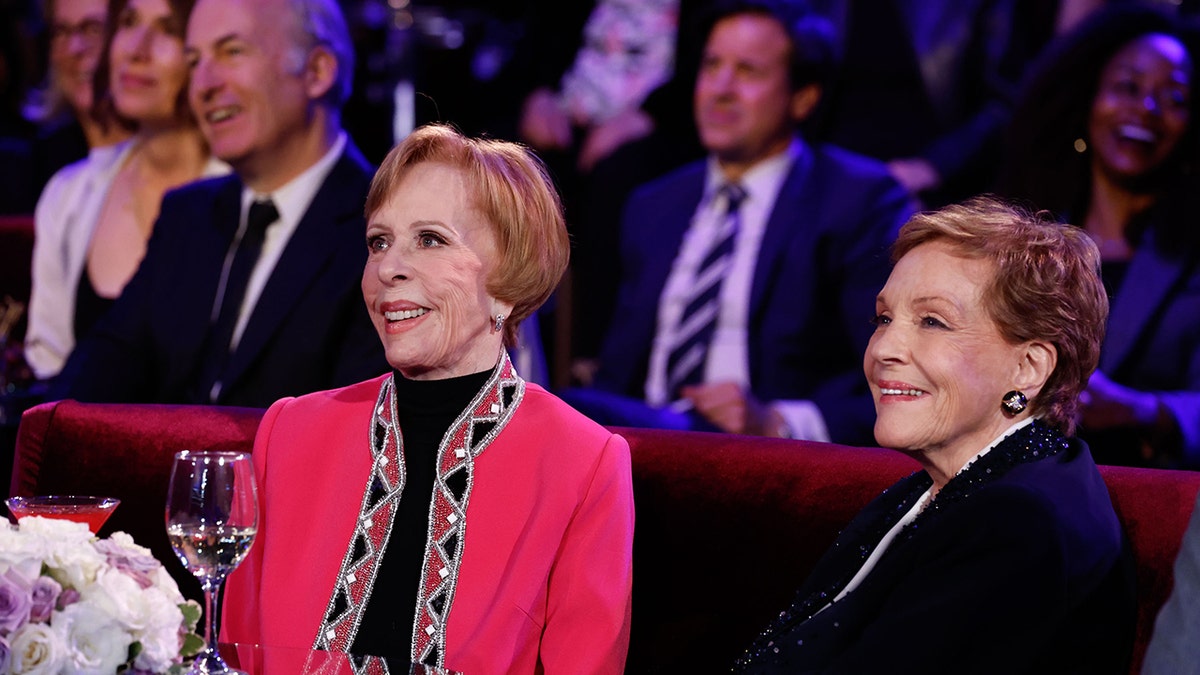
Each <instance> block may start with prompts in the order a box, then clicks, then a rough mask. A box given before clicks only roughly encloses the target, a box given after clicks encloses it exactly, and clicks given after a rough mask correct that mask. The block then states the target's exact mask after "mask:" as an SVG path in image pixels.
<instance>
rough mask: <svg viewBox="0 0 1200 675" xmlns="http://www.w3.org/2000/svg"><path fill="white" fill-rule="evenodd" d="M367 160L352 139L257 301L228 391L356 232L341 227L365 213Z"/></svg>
mask: <svg viewBox="0 0 1200 675" xmlns="http://www.w3.org/2000/svg"><path fill="white" fill-rule="evenodd" d="M365 164H366V162H365V161H364V160H362V159H361V157H360V156H359V154H358V151H357V150H356V149H355V148H354V147H353V146H352V145H350V144H349V143H348V144H347V145H346V149H345V150H344V151H343V152H342V156H341V157H340V158H338V161H337V162H336V163H335V164H334V166H333V168H332V169H331V170H330V172H329V175H328V176H326V178H325V182H323V183H322V184H321V188H320V190H318V192H317V194H316V196H315V197H313V200H312V203H311V204H310V205H309V207H308V210H307V211H305V213H304V216H303V217H302V218H301V219H300V223H299V224H298V225H297V226H296V231H295V232H293V233H292V237H291V239H289V240H288V242H287V245H286V246H285V247H284V250H283V254H282V255H281V256H280V257H279V261H278V262H277V263H276V264H275V269H273V270H272V271H271V276H270V277H269V278H268V279H267V284H266V286H264V287H263V291H262V294H261V295H260V296H259V298H258V302H256V303H255V305H254V309H253V311H252V313H251V314H250V319H249V321H247V323H246V330H245V332H244V333H243V334H242V338H241V340H240V341H239V342H238V348H237V351H235V352H234V354H233V356H232V357H231V359H230V363H229V367H228V369H227V371H226V375H225V387H224V390H225V391H231V390H232V389H233V385H234V384H235V383H236V382H237V381H238V379H239V378H240V377H241V376H242V375H243V374H244V373H245V371H246V369H247V368H248V367H249V366H250V364H252V363H254V362H255V361H256V360H257V358H258V356H259V354H260V353H261V352H262V351H263V349H264V348H265V347H266V346H267V344H268V342H269V341H270V339H271V337H272V336H273V335H274V334H275V332H276V331H277V330H278V329H279V327H280V326H281V325H282V324H283V321H284V319H285V318H286V317H287V316H288V315H289V314H290V313H291V312H292V310H293V309H294V308H295V307H296V305H297V304H299V303H300V301H301V300H302V299H303V298H304V296H305V294H306V293H307V292H308V289H309V287H310V286H311V284H312V282H313V281H314V280H315V279H317V278H318V277H319V276H320V275H321V273H322V272H323V271H324V269H325V268H326V267H327V266H328V265H329V264H330V262H331V261H332V260H333V259H334V258H335V257H336V256H337V254H338V253H339V252H340V251H341V250H343V249H344V247H345V243H344V242H345V237H347V236H352V235H350V234H347V233H346V232H343V231H342V230H343V225H344V224H345V223H346V221H348V220H354V219H355V218H356V216H361V214H362V208H363V200H364V199H365V197H366V188H365V185H364V184H363V182H364V176H363V175H364V172H365V171H366V170H365V169H364V168H363V167H364V166H365ZM368 175H369V174H368ZM356 234H361V233H356ZM363 250H364V251H365V250H366V249H365V244H364V247H363Z"/></svg>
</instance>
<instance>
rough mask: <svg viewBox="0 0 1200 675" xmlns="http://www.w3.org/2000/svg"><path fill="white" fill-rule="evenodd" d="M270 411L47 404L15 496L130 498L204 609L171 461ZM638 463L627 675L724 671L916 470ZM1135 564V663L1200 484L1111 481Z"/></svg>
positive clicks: (659, 458) (731, 447)
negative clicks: (863, 516)
mask: <svg viewBox="0 0 1200 675" xmlns="http://www.w3.org/2000/svg"><path fill="white" fill-rule="evenodd" d="M262 414H263V411H262V410H257V409H244V408H220V407H201V406H161V405H114V404H83V403H76V402H74V401H61V402H54V403H46V404H43V405H40V406H37V407H35V408H33V409H31V410H29V411H27V412H26V413H25V416H24V418H23V420H22V423H21V428H20V432H19V436H18V440H17V455H16V460H15V462H14V467H13V481H12V490H11V492H12V494H18V495H32V494H51V493H56V494H67V493H76V494H82V493H91V494H104V495H108V496H115V497H119V498H120V499H121V500H122V504H121V506H120V507H119V508H118V509H117V511H116V512H115V514H114V515H113V517H112V519H111V520H110V521H109V523H108V524H107V525H106V526H105V529H104V531H103V534H107V533H108V532H111V531H113V530H124V531H126V532H128V533H129V534H131V535H132V536H133V537H134V539H135V540H136V541H138V542H139V543H141V544H143V545H145V546H148V547H150V548H151V550H152V551H153V552H154V554H155V555H156V556H157V557H158V558H159V559H160V560H162V561H164V564H166V565H167V566H168V569H169V570H171V571H172V573H173V574H174V575H175V576H176V578H177V579H179V580H180V582H181V587H182V588H183V589H184V592H185V593H188V594H189V595H191V596H192V597H199V587H198V586H197V585H196V584H195V581H194V580H193V579H192V578H191V577H190V576H189V575H188V574H187V572H186V571H185V570H184V569H183V567H182V566H180V565H179V564H178V562H177V561H176V560H175V557H174V555H173V553H172V552H171V549H170V546H169V545H168V543H167V540H166V534H165V532H164V530H163V515H162V514H163V504H164V502H165V499H166V483H167V476H168V474H169V472H170V467H171V457H172V456H173V454H174V453H175V452H176V451H178V450H182V449H192V450H208V449H227V450H244V451H249V450H250V449H251V447H252V445H253V440H254V432H255V430H256V428H257V426H258V422H259V420H260V418H261V416H262ZM617 431H619V432H620V433H621V434H622V435H623V436H625V438H627V439H628V440H629V445H630V449H631V451H632V458H633V480H634V498H635V500H636V508H637V529H636V532H635V536H634V598H633V602H634V609H633V633H632V637H631V642H630V655H629V663H628V672H630V673H677V672H689V671H690V672H725V671H727V670H728V667H729V665H730V663H731V662H732V660H733V659H734V658H735V657H736V656H737V654H738V653H739V650H740V649H741V648H742V647H744V646H745V645H747V644H749V642H750V640H751V639H752V637H753V636H754V633H755V631H757V630H759V629H760V628H761V627H763V626H764V625H765V624H766V623H767V621H769V619H770V618H771V616H772V615H773V614H774V613H775V612H778V611H780V610H781V609H782V608H783V607H784V606H785V605H786V604H787V603H788V602H790V601H791V598H792V594H793V593H794V591H795V589H796V587H797V586H798V585H799V584H800V582H801V581H802V580H803V579H804V577H805V576H806V575H807V573H808V571H809V570H810V569H811V568H812V566H813V565H814V564H815V563H816V560H817V558H818V557H819V556H820V555H821V554H822V553H823V552H824V551H825V549H826V548H828V546H829V545H830V544H831V543H832V542H833V540H834V538H835V537H836V535H837V533H838V531H839V530H840V529H841V528H842V527H844V526H845V525H846V523H848V522H849V521H850V519H851V518H852V517H853V516H854V514H856V513H857V512H858V511H859V510H860V509H861V508H862V507H863V506H864V505H866V503H867V502H869V501H870V500H871V499H872V498H874V497H875V496H876V495H878V494H879V493H880V492H881V491H882V490H883V489H884V488H886V487H887V486H888V485H891V484H892V483H893V482H895V481H896V480H898V479H899V478H900V477H901V476H904V475H906V474H908V473H911V472H912V471H914V470H916V469H917V465H916V463H915V462H913V461H912V460H910V459H908V458H907V457H905V456H903V455H901V454H899V453H896V452H892V451H888V450H881V449H878V448H849V447H844V446H837V445H831V444H824V443H812V442H805V441H784V440H772V439H762V438H752V437H743V436H731V435H725V434H701V433H687V432H674V431H656V430H648V429H618V430H617ZM1101 472H1102V473H1103V474H1104V478H1105V481H1106V482H1107V484H1108V487H1109V491H1110V494H1111V495H1112V498H1113V504H1114V506H1115V507H1116V510H1117V514H1118V516H1120V518H1121V521H1122V523H1123V524H1124V526H1125V529H1126V532H1127V534H1128V536H1129V539H1130V542H1131V546H1132V549H1133V553H1134V556H1135V558H1136V562H1137V577H1138V612H1139V615H1138V624H1137V631H1138V632H1137V636H1136V640H1137V641H1136V644H1135V663H1134V664H1133V668H1132V669H1131V672H1138V670H1139V669H1140V663H1141V657H1142V653H1143V651H1144V649H1145V645H1146V643H1147V641H1148V640H1149V636H1150V632H1151V630H1152V629H1153V624H1154V617H1155V615H1156V614H1157V612H1158V609H1159V607H1161V605H1162V603H1163V602H1164V601H1165V600H1166V597H1167V595H1168V594H1169V593H1170V589H1171V579H1172V570H1173V564H1174V559H1175V556H1176V554H1177V553H1178V550H1179V544H1180V541H1181V540H1182V537H1183V532H1184V530H1185V529H1186V527H1187V523H1188V519H1189V517H1190V515H1191V511H1192V507H1193V504H1194V502H1195V499H1196V494H1197V491H1198V490H1200V473H1192V472H1177V471H1161V470H1149V469H1130V468H1122V467H1101Z"/></svg>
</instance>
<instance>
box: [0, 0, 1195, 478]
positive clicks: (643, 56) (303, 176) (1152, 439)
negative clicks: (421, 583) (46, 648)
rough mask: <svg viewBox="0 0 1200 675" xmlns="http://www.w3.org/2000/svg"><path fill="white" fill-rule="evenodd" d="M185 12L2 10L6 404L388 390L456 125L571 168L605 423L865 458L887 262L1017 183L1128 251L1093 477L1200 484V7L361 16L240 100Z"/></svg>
mask: <svg viewBox="0 0 1200 675" xmlns="http://www.w3.org/2000/svg"><path fill="white" fill-rule="evenodd" d="M192 4H193V3H192V2H189V1H188V0H170V1H168V0H111V1H106V0H45V1H44V2H35V1H34V0H0V185H3V186H4V187H3V189H0V213H4V214H15V215H29V214H34V220H35V228H36V237H37V238H36V242H35V252H34V256H33V261H32V263H31V269H32V282H33V283H32V285H33V293H32V298H31V300H30V305H29V311H28V320H27V323H25V324H23V325H20V326H18V327H17V329H16V330H17V333H16V334H15V337H20V338H23V342H24V348H23V351H21V352H20V354H21V355H22V356H23V358H24V360H25V361H26V362H27V364H28V368H29V371H28V372H24V371H22V370H21V367H20V366H18V365H16V364H10V365H9V366H8V371H9V372H8V375H9V378H8V379H9V382H8V384H7V386H8V387H9V390H10V391H9V394H10V395H11V394H12V393H13V392H15V391H17V390H24V391H28V390H29V389H30V388H31V387H32V388H34V389H37V390H40V391H41V390H44V392H45V395H49V396H71V397H75V398H80V399H85V400H114V401H115V400H128V401H159V402H203V403H222V404H237V405H251V406H257V407H266V406H268V405H270V404H271V403H272V402H273V401H274V400H275V399H277V398H279V397H280V396H283V395H296V394H302V393H306V392H309V391H314V390H317V389H323V388H329V387H333V386H339V385H343V384H349V383H352V382H357V381H360V380H363V379H365V378H368V377H371V376H373V375H376V374H379V373H381V372H383V371H384V370H385V369H386V365H385V363H384V360H383V357H382V354H381V353H380V352H379V346H378V342H377V339H376V337H375V336H374V331H373V329H372V328H371V326H370V325H369V321H368V319H367V316H366V314H365V312H364V311H363V308H362V307H361V296H360V293H359V289H358V283H359V281H358V280H359V276H360V274H361V269H362V259H363V258H364V257H365V249H364V247H363V245H362V236H361V235H362V230H363V220H362V203H363V197H365V190H366V181H367V179H369V177H370V175H371V166H373V165H375V164H378V163H379V162H380V161H381V160H382V159H383V157H384V156H385V155H386V153H387V152H388V150H390V149H391V148H392V147H393V146H394V145H395V143H396V142H398V141H399V140H401V139H402V138H403V137H404V135H406V134H407V133H408V131H410V130H411V129H412V128H414V127H416V126H419V125H421V124H423V123H426V122H432V121H441V122H446V123H450V124H452V125H454V126H455V127H457V128H459V129H461V130H463V131H464V132H465V133H467V134H470V135H487V136H491V137H494V138H501V139H509V140H517V141H521V142H523V143H525V144H527V145H529V146H530V147H531V148H533V149H534V150H535V151H536V152H537V153H538V154H539V156H540V157H541V158H542V159H543V160H544V161H545V162H546V163H547V165H548V166H549V169H550V172H551V175H552V177H553V178H554V180H555V181H556V183H557V186H558V188H559V190H560V192H561V193H562V195H563V198H564V202H565V207H566V214H567V225H568V229H569V231H570V234H571V239H572V251H571V266H570V271H569V273H568V276H567V278H566V280H565V282H564V283H563V284H562V285H561V286H560V287H559V289H558V291H557V293H556V294H555V296H554V297H553V298H552V299H551V301H550V302H549V304H547V305H546V306H545V307H543V309H542V310H541V311H540V312H539V314H538V315H535V316H534V317H531V319H530V321H528V322H526V324H525V326H524V327H525V328H526V329H527V330H526V331H525V334H523V335H522V339H521V345H522V348H523V350H524V351H525V352H526V353H525V354H524V356H525V357H526V358H528V359H531V360H529V361H527V363H533V362H535V361H536V360H537V359H539V358H541V357H543V356H544V357H545V358H546V359H547V361H548V363H549V364H550V368H549V370H548V371H546V374H545V375H544V376H538V377H535V378H534V379H542V380H543V381H544V383H545V384H547V385H551V386H553V387H555V388H557V389H559V390H561V391H563V392H564V393H565V394H566V398H567V399H568V400H569V401H570V402H572V403H573V404H575V405H576V406H577V407H579V408H581V409H583V410H584V411H585V412H587V413H589V414H590V415H591V416H593V417H594V418H596V419H598V420H599V421H601V422H605V423H618V424H644V425H652V426H668V427H674V428H694V429H719V430H724V431H729V432H735V433H753V434H761V435H773V436H795V437H806V438H815V439H820V440H833V441H840V442H845V443H854V444H872V443H873V439H872V436H871V425H872V422H873V419H874V411H873V408H872V405H871V399H870V395H869V392H868V390H867V386H866V383H865V382H864V381H863V377H862V374H861V355H862V353H863V352H864V349H865V347H866V344H867V340H868V338H869V336H870V333H871V330H872V328H871V326H870V325H869V324H868V319H869V318H870V317H871V316H872V303H873V302H874V297H875V294H876V293H877V292H878V289H879V288H880V287H881V286H882V284H883V281H884V280H885V279H886V278H887V275H888V272H889V263H888V259H887V247H888V245H889V244H890V242H891V241H892V240H893V239H894V238H895V236H896V232H897V230H898V228H899V226H900V224H901V223H903V222H904V220H905V219H907V218H908V217H909V216H910V215H911V214H912V213H914V212H915V211H918V210H921V209H924V208H934V207H940V206H943V205H946V204H949V203H952V202H959V201H961V200H963V199H966V198H968V197H971V196H973V195H977V194H981V193H994V194H997V195H999V196H1002V197H1005V198H1009V199H1012V200H1016V201H1017V202H1019V203H1021V204H1023V205H1024V206H1027V207H1030V208H1032V209H1035V210H1047V211H1049V212H1051V213H1052V214H1053V217H1055V218H1057V219H1059V220H1061V221H1063V222H1067V223H1070V224H1072V225H1075V226H1078V227H1081V228H1083V229H1084V230H1086V231H1087V233H1088V234H1089V235H1091V237H1092V238H1093V240H1094V241H1096V243H1097V244H1098V245H1099V247H1100V251H1101V258H1102V265H1103V278H1104V282H1105V285H1106V288H1107V290H1108V292H1109V296H1110V300H1111V303H1112V315H1111V318H1110V320H1109V325H1108V332H1107V336H1106V339H1105V342H1104V346H1103V350H1102V353H1101V357H1100V366H1099V370H1098V371H1097V373H1096V374H1095V375H1094V376H1093V377H1092V379H1091V382H1090V384H1089V386H1088V387H1087V389H1086V390H1085V391H1084V392H1083V394H1082V395H1081V406H1080V413H1079V430H1080V435H1081V436H1083V437H1084V438H1085V439H1086V440H1087V441H1088V443H1089V444H1090V445H1091V447H1092V449H1093V452H1094V453H1095V454H1096V455H1097V461H1099V462H1102V463H1125V464H1145V465H1156V466H1187V467H1196V466H1200V269H1198V268H1197V263H1198V262H1200V238H1198V236H1197V234H1196V232H1197V228H1196V227H1195V222H1196V221H1195V218H1196V215H1197V213H1195V212H1196V211H1197V209H1200V203H1198V202H1197V199H1200V197H1198V196H1197V195H1200V191H1198V190H1197V189H1196V188H1198V187H1200V185H1198V184H1197V182H1198V181H1200V177H1198V176H1197V175H1196V173H1195V169H1196V162H1197V160H1198V159H1200V157H1198V156H1197V153H1198V151H1200V145H1198V143H1200V135H1198V134H1197V133H1196V129H1195V122H1194V118H1195V110H1196V99H1195V98H1194V97H1192V96H1191V90H1190V82H1191V79H1192V77H1193V71H1194V68H1195V63H1196V54H1197V51H1196V50H1197V49H1198V48H1200V41H1198V38H1200V31H1198V30H1196V29H1195V28H1194V27H1193V19H1194V15H1195V13H1196V10H1197V9H1198V8H1197V7H1196V6H1195V5H1196V4H1200V3H1192V2H1188V1H1186V0H1184V1H1182V2H1167V1H1158V2H1155V1H1152V0H1143V1H1141V2H1135V1H1133V0H1125V1H1119V0H1109V1H1108V2H1105V1H1104V0H1059V1H1058V2H1040V1H1034V0H970V1H961V0H960V1H953V0H946V1H939V2H931V1H916V0H912V1H909V0H870V1H863V0H811V1H801V0H794V1H793V2H780V3H775V4H778V5H780V8H779V9H780V11H781V12H782V13H781V14H780V15H779V16H781V17H783V18H782V19H780V21H779V22H776V23H773V24H771V25H762V24H761V22H759V24H756V25H747V26H746V27H745V30H739V31H734V30H732V29H730V30H725V31H717V30H713V19H712V16H713V10H714V9H719V8H720V6H721V5H722V3H720V2H717V1H716V0H595V1H594V2H567V3H564V2H551V1H548V0H525V1H524V2H510V3H500V4H497V3H484V2H470V1H468V0H463V1H461V2H456V1H452V0H443V1H441V2H420V1H413V2H395V1H393V2H390V3H389V2H385V1H384V0H344V1H343V2H341V3H340V4H341V6H342V10H343V12H344V14H345V17H346V20H347V21H348V23H349V28H350V33H351V35H352V38H353V45H330V52H331V53H332V54H333V57H332V60H331V61H328V62H326V61H322V60H321V59H314V60H313V61H312V62H311V63H308V64H305V68H306V70H304V74H303V76H301V75H296V77H295V78H288V77H271V76H266V75H264V76H262V77H259V78H244V79H243V80H237V79H236V78H234V77H232V76H230V75H229V72H230V71H229V70H227V69H225V68H224V66H223V65H222V64H223V63H224V61H223V59H226V58H237V57H238V56H239V55H231V54H227V53H226V49H227V45H224V44H222V43H221V41H220V37H221V36H219V35H213V36H202V37H203V39H205V40H208V39H209V38H211V42H205V43H202V44H198V45H197V44H192V43H191V42H189V43H188V44H185V29H186V28H187V26H188V22H189V14H190V13H191V9H192ZM772 11H774V10H772ZM190 18H191V19H192V20H193V21H195V20H197V19H196V18H195V17H190ZM768 23H770V22H768ZM756 31H757V32H756ZM189 34H190V32H189ZM317 34H319V30H318V31H317ZM339 50H340V51H339ZM250 51H253V50H252V49H251V50H250ZM210 52H211V53H210ZM331 63H335V64H336V67H332V66H331V65H330V64H331ZM330 68H332V70H330ZM303 77H308V78H310V79H309V80H304V79H303ZM197 78H202V79H201V80H200V81H197ZM297 78H299V79H297ZM312 78H316V80H315V81H320V82H324V83H325V84H324V85H323V86H322V92H321V93H320V95H315V96H314V95H312V92H311V90H310V89H311V86H312V85H311V82H312V81H314V80H312ZM330 78H332V80H330ZM313 111H317V113H318V114H316V116H315V117H314V115H313V114H311V113H313ZM243 114H244V115H246V116H247V117H248V118H249V117H251V116H253V115H259V114H261V120H259V125H258V127H256V128H255V129H253V130H252V131H251V132H249V134H248V136H246V137H241V136H238V135H237V134H233V133H229V132H228V131H223V129H228V128H232V127H230V126H229V119H235V120H236V118H238V116H239V115H243ZM255 119H256V120H258V119H259V118H257V117H256V118H255ZM220 176H224V178H222V179H221V180H220V181H216V182H208V183H203V184H200V185H201V186H202V187H201V186H195V185H193V186H189V187H186V188H184V189H182V190H177V188H179V187H180V186H184V185H185V184H188V183H190V182H192V181H194V180H196V179H198V178H201V177H210V178H213V177H220ZM222 181H224V182H222ZM727 187H728V188H729V189H727ZM733 188H736V190H733V191H731V190H732V189H733ZM264 194H270V195H271V197H272V201H271V206H270V209H271V212H269V215H267V216H266V218H267V219H266V220H265V221H264V222H265V224H264V225H261V228H262V231H259V232H258V233H257V234H256V233H255V232H256V229H255V226H253V225H251V224H250V221H251V220H252V219H254V218H255V215H254V214H255V212H256V211H258V212H264V211H266V209H267V206H266V205H265V204H264V205H263V206H262V208H261V209H259V208H257V207H258V203H257V202H258V201H259V196H261V195H264ZM164 195H165V198H164ZM252 202H254V204H252ZM222 223H223V225H222ZM330 223H337V224H338V225H337V227H336V228H333V227H330ZM222 228H225V229H222ZM209 229H212V230H213V232H212V233H210V232H209ZM231 239H233V240H234V241H235V243H236V244H237V245H234V246H231V245H230V240H231ZM726 239H727V240H728V242H727V244H722V245H727V246H728V247H729V248H728V250H726V251H725V252H724V253H718V249H719V247H718V246H716V245H715V244H719V243H721V242H722V241H723V240H726ZM246 240H249V241H250V242H251V243H252V244H253V247H254V250H255V255H261V258H258V259H254V258H252V259H251V260H249V261H248V262H241V263H239V261H238V257H239V256H241V249H242V248H247V247H245V246H241V243H242V242H243V241H246ZM235 251H236V254H235ZM717 267H719V268H720V271H717V272H710V270H711V269H716V268H717ZM713 280H715V281H716V283H712V284H710V283H708V281H713ZM180 287H183V288H185V289H186V290H187V293H186V294H185V295H183V296H178V295H173V293H175V292H176V291H178V289H179V288H180ZM6 291H7V289H0V295H2V293H3V292H6ZM706 294H707V295H706ZM181 298H182V299H181ZM118 299H120V302H118ZM189 303H190V305H191V306H188V307H187V308H186V309H183V307H181V305H184V304H189ZM260 306H261V307H262V308H263V309H262V310H261V311H259V310H258V307H260ZM300 308H303V309H304V312H301V311H300ZM528 329H533V330H528ZM539 333H540V335H539ZM280 335H287V336H288V338H287V340H286V342H284V341H281V340H280V338H279V336H280ZM297 335H304V336H305V337H304V339H297V337H296V336H297ZM542 345H544V351H543V348H542ZM529 352H533V354H532V355H530V353H529ZM689 352H690V353H689ZM516 362H517V363H518V368H519V370H521V372H522V373H525V374H529V375H534V372H535V371H534V370H533V369H532V367H527V368H521V367H520V363H521V361H520V357H519V356H518V358H517V361H516ZM300 363H303V364H306V365H305V366H304V367H303V368H299V367H297V366H296V364H300ZM538 372H540V371H538ZM39 395H40V394H39Z"/></svg>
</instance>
